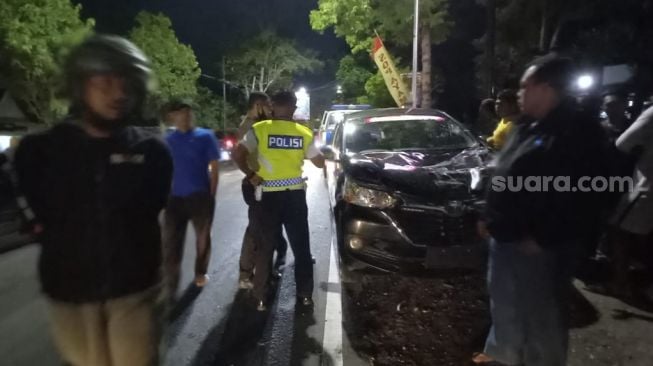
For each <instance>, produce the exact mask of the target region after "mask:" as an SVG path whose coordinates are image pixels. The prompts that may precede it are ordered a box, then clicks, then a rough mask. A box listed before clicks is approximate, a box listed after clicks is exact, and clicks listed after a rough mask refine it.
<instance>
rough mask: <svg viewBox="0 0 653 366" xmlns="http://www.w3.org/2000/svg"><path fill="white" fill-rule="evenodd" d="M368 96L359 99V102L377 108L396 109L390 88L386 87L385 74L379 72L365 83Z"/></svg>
mask: <svg viewBox="0 0 653 366" xmlns="http://www.w3.org/2000/svg"><path fill="white" fill-rule="evenodd" d="M365 92H366V95H365V96H364V97H361V98H359V99H358V102H360V103H364V104H371V105H373V106H374V107H376V108H390V107H396V103H395V100H394V98H393V97H392V95H391V94H390V91H388V87H387V86H386V85H385V80H384V79H383V74H382V73H381V71H380V70H379V71H378V72H377V73H376V74H374V75H372V77H370V78H369V79H368V80H367V82H366V83H365Z"/></svg>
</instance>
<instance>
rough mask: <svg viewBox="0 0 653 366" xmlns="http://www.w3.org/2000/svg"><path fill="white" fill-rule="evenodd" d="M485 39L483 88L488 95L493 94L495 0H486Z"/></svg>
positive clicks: (495, 28)
mask: <svg viewBox="0 0 653 366" xmlns="http://www.w3.org/2000/svg"><path fill="white" fill-rule="evenodd" d="M487 26H488V30H487V39H486V44H485V57H486V58H487V59H486V60H485V67H486V70H485V82H486V84H485V90H486V92H487V96H488V97H490V98H491V97H492V95H493V94H494V82H495V80H494V79H495V75H494V68H495V62H496V60H495V53H496V32H497V3H496V0H488V1H487Z"/></svg>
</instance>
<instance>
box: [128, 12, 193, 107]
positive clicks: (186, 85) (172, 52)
mask: <svg viewBox="0 0 653 366" xmlns="http://www.w3.org/2000/svg"><path fill="white" fill-rule="evenodd" d="M129 38H130V39H131V40H132V41H133V42H134V43H135V44H136V45H138V46H139V47H140V48H141V49H142V50H143V52H145V54H146V55H147V56H148V57H149V58H150V60H151V62H152V67H153V69H154V73H155V75H156V78H157V82H158V91H157V92H156V96H155V99H156V103H160V102H161V101H162V100H165V99H168V98H171V97H177V96H184V97H193V96H195V95H196V94H197V81H198V79H199V77H200V75H201V70H200V68H199V65H198V63H197V58H196V57H195V52H194V51H193V49H192V48H191V47H190V46H188V45H185V44H183V43H181V42H180V41H179V39H177V36H176V35H175V31H174V29H173V28H172V22H171V21H170V19H169V18H168V17H167V16H165V15H163V14H152V13H148V12H145V11H143V12H141V13H139V14H138V15H137V16H136V26H135V27H134V29H132V31H131V32H130V34H129Z"/></svg>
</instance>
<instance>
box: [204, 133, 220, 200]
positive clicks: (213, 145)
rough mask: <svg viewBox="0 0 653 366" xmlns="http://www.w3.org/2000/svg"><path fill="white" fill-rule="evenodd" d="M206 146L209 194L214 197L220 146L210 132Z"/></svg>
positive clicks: (216, 189)
mask: <svg viewBox="0 0 653 366" xmlns="http://www.w3.org/2000/svg"><path fill="white" fill-rule="evenodd" d="M208 136H209V142H208V147H207V149H206V160H208V162H209V163H208V169H209V180H210V190H211V196H212V197H215V195H216V194H217V193H218V182H219V168H218V165H219V161H220V148H219V147H218V140H217V139H216V138H215V135H213V134H212V133H210V134H209V135H208Z"/></svg>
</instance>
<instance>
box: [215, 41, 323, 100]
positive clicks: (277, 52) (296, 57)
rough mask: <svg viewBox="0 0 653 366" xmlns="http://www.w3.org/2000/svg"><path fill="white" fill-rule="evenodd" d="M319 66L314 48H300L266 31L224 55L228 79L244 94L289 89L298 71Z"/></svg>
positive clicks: (313, 69) (308, 70)
mask: <svg viewBox="0 0 653 366" xmlns="http://www.w3.org/2000/svg"><path fill="white" fill-rule="evenodd" d="M322 67H323V63H322V62H321V61H320V60H318V58H317V54H316V53H315V52H314V51H312V50H300V49H298V48H297V46H296V45H295V43H294V42H293V41H291V40H288V39H285V38H281V37H279V36H278V35H277V34H276V33H275V32H272V31H269V30H268V31H264V32H262V33H261V34H259V35H258V36H256V37H255V38H253V39H251V40H249V41H247V42H243V46H242V47H241V48H239V49H238V50H236V51H235V52H234V53H233V54H231V56H228V57H227V72H228V74H229V75H230V76H229V79H230V80H232V81H234V80H235V81H236V82H237V83H238V84H239V86H240V87H241V88H243V89H244V90H245V95H246V96H249V94H250V93H251V92H252V91H261V92H268V91H273V90H280V89H288V88H290V87H291V86H292V79H293V77H294V76H296V75H297V74H301V73H306V72H312V71H316V70H318V69H320V68H322Z"/></svg>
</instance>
